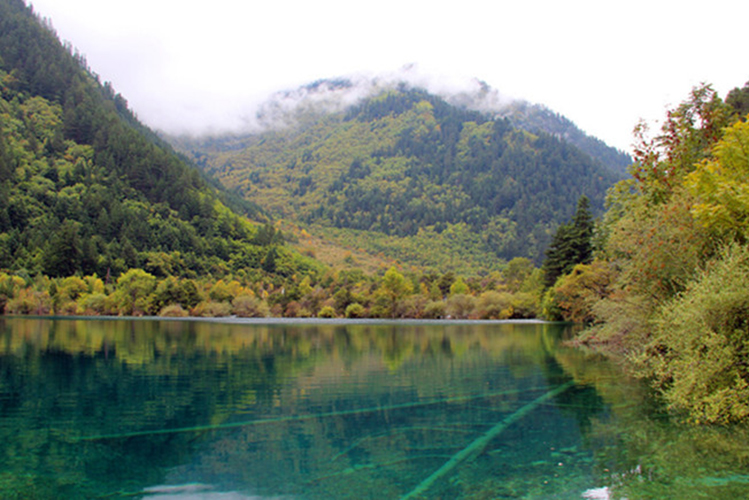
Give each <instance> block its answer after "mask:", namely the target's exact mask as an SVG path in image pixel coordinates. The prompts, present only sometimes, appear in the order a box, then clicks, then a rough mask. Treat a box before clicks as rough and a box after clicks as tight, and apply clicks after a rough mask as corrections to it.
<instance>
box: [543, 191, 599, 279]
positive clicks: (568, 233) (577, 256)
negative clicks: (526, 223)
mask: <svg viewBox="0 0 749 500" xmlns="http://www.w3.org/2000/svg"><path fill="white" fill-rule="evenodd" d="M593 227H594V222H593V215H592V214H591V212H590V200H588V198H587V197H586V196H584V195H583V196H581V197H580V199H579V200H578V202H577V209H576V210H575V215H574V216H573V218H572V220H571V221H570V222H569V223H567V224H564V225H561V226H559V227H558V228H557V230H556V232H555V233H554V237H553V238H552V240H551V244H550V245H549V248H548V249H547V250H546V259H545V260H544V263H543V266H542V269H543V271H544V280H545V284H546V286H547V287H549V286H552V285H553V284H554V283H555V282H556V281H557V279H558V278H559V277H560V276H563V275H565V274H567V273H569V272H570V271H572V269H573V268H574V266H576V265H577V264H588V263H590V261H591V260H592V259H593V244H592V240H593Z"/></svg>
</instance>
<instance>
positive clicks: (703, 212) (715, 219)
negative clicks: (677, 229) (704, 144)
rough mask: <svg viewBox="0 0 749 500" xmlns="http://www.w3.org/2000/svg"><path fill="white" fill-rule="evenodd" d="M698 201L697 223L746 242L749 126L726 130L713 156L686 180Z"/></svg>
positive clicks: (739, 124)
mask: <svg viewBox="0 0 749 500" xmlns="http://www.w3.org/2000/svg"><path fill="white" fill-rule="evenodd" d="M686 185H687V188H688V189H689V190H690V192H691V193H692V194H693V195H694V196H695V197H696V198H697V200H696V202H695V204H694V208H693V212H694V214H695V216H696V218H697V220H698V221H699V222H700V223H701V224H702V225H703V226H705V227H706V228H709V230H710V231H711V232H712V233H714V234H716V235H717V236H719V237H721V238H724V239H727V240H736V241H740V242H742V243H746V242H747V241H748V237H749V123H747V122H742V121H739V122H736V123H735V124H734V125H732V126H730V127H728V128H726V129H725V130H724V132H723V137H722V138H721V140H720V141H719V142H718V143H717V144H716V145H715V146H714V148H713V156H712V158H710V159H709V160H705V161H704V162H703V163H702V164H701V165H700V168H698V169H696V170H695V171H694V172H692V173H691V174H690V175H689V176H688V178H687V180H686Z"/></svg>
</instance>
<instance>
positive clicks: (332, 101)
mask: <svg viewBox="0 0 749 500" xmlns="http://www.w3.org/2000/svg"><path fill="white" fill-rule="evenodd" d="M404 84H405V85H406V86H408V87H411V88H418V89H423V90H426V91H427V92H429V93H431V94H434V95H437V96H439V97H441V98H443V99H445V100H446V101H447V102H449V103H450V104H453V105H456V106H460V107H464V108H468V109H472V110H475V111H482V112H486V113H492V114H499V115H501V114H502V113H503V112H504V111H506V110H507V109H508V106H509V105H511V104H512V103H515V102H519V101H520V100H519V99H517V98H513V97H510V96H508V95H504V94H502V93H501V92H500V91H499V90H497V89H494V88H492V87H490V86H489V85H488V84H487V83H485V82H483V81H481V80H479V79H477V78H468V77H465V78H464V77H455V76H449V77H448V76H444V75H436V74H430V73H428V72H426V71H423V70H422V69H421V68H420V67H419V66H418V65H417V64H408V65H406V66H403V67H401V68H399V69H397V70H393V71H388V72H380V73H363V72H359V73H353V74H349V75H342V76H337V77H332V78H324V79H320V80H316V81H312V82H308V83H305V84H301V85H298V86H297V87H294V88H289V89H285V90H278V91H276V92H271V93H266V94H257V95H245V96H243V95H235V96H231V95H227V94H223V95H215V94H213V95H208V94H206V95H203V96H202V98H201V97H200V96H199V97H198V98H196V96H195V95H194V94H191V95H190V96H184V98H180V96H179V94H177V93H172V94H171V95H172V98H171V100H168V101H163V100H160V102H152V103H143V104H144V105H143V109H144V110H146V112H145V113H142V114H141V115H140V118H141V119H142V120H143V121H144V122H145V123H146V124H147V125H149V126H151V127H153V128H155V129H157V130H159V131H160V132H163V133H166V134H169V135H175V136H179V135H188V136H193V137H199V136H213V135H222V134H241V133H259V132H262V131H265V130H269V129H278V128H284V127H290V126H294V125H295V124H296V122H297V120H298V119H300V117H302V116H306V115H309V114H310V113H337V112H341V111H344V110H346V109H347V108H349V107H351V106H353V105H356V104H357V103H359V102H361V101H362V100H364V99H366V98H369V97H372V96H374V95H377V94H379V93H382V92H384V91H386V90H389V89H394V88H396V87H398V86H400V85H404ZM200 103H205V104H200Z"/></svg>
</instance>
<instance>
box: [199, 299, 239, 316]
mask: <svg viewBox="0 0 749 500" xmlns="http://www.w3.org/2000/svg"><path fill="white" fill-rule="evenodd" d="M190 314H192V315H193V316H200V317H203V318H220V317H223V316H230V315H231V304H229V303H228V302H214V301H212V300H208V301H203V302H201V303H200V304H198V305H197V306H195V307H193V309H192V311H191V312H190Z"/></svg>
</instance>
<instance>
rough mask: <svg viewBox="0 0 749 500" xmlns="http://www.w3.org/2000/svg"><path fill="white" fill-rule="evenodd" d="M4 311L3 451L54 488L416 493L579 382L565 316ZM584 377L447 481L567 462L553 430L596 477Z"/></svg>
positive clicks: (570, 457) (86, 491)
mask: <svg viewBox="0 0 749 500" xmlns="http://www.w3.org/2000/svg"><path fill="white" fill-rule="evenodd" d="M1 321H2V323H0V331H2V332H3V334H2V337H0V366H2V367H3V370H2V371H0V404H2V406H0V408H1V409H2V412H1V413H0V439H2V444H0V462H1V463H3V464H5V465H4V467H5V469H3V470H5V471H7V474H9V475H10V476H12V477H13V478H16V479H17V478H18V477H21V474H20V472H19V471H23V474H26V476H23V477H29V478H31V479H30V483H33V484H34V486H33V487H34V488H37V490H39V491H43V492H44V494H42V495H41V496H42V497H44V496H47V497H50V496H54V494H59V492H65V493H66V497H70V498H74V497H76V496H88V497H92V496H99V495H103V494H104V495H106V494H111V493H112V492H113V491H118V490H119V491H123V492H137V491H139V490H141V489H142V488H144V487H146V486H152V485H165V484H166V485H169V484H176V485H179V484H185V483H191V482H199V483H201V484H204V485H212V487H213V488H215V491H237V492H241V493H242V494H245V495H248V496H251V495H261V496H262V495H268V496H271V495H281V494H288V495H297V494H299V493H300V492H304V497H305V498H347V497H350V498H361V494H362V491H365V492H375V491H376V492H377V493H378V494H379V495H380V496H382V497H386V498H394V497H399V496H402V495H403V494H405V493H406V492H408V491H410V490H412V489H413V488H414V486H415V485H416V484H419V482H420V481H422V480H424V478H425V477H426V475H428V474H426V473H425V472H426V471H433V470H436V469H437V468H439V467H440V465H441V464H444V463H445V462H446V461H447V460H449V459H450V457H451V456H454V455H455V454H457V453H458V452H459V451H460V450H462V449H465V448H466V447H467V446H469V445H470V443H472V442H475V441H476V440H477V439H479V438H480V437H481V436H483V435H484V434H485V433H486V432H487V430H488V429H490V428H494V427H496V426H497V424H498V423H501V422H502V421H503V419H506V418H509V417H511V416H512V415H513V414H514V413H515V412H517V411H518V409H519V408H521V407H524V406H525V405H527V404H528V403H529V402H532V401H534V400H537V399H538V398H539V397H540V396H542V395H543V394H545V393H547V391H548V390H549V389H550V388H553V387H558V386H559V385H560V384H561V383H562V382H563V380H565V379H566V380H569V376H568V375H566V374H565V373H564V372H563V371H562V369H561V367H560V365H559V364H557V363H556V362H555V361H554V359H553V356H554V354H555V352H556V350H557V342H558V339H559V334H560V330H559V327H557V326H553V325H542V324H504V325H496V324H494V325H482V324H446V323H439V324H417V325H411V326H407V327H404V326H403V325H395V324H356V325H335V324H319V325H290V324H272V325H267V324H266V325H250V324H224V323H210V322H156V321H130V320H121V321H120V320H117V321H112V320H109V321H79V320H67V321H58V320H28V319H12V318H9V319H3V320H1ZM550 362H551V364H549V363H550ZM571 391H572V392H570V393H569V394H567V392H568V391H565V393H563V394H562V395H560V396H558V397H557V398H556V399H555V400H553V401H552V400H549V401H544V402H543V403H539V404H538V406H537V407H535V406H534V408H533V411H532V412H530V413H528V414H527V415H525V414H524V415H523V416H522V418H520V419H518V420H517V421H516V422H513V424H512V425H511V426H509V427H508V428H506V429H504V428H502V435H501V439H496V440H492V441H491V442H489V443H487V446H486V447H485V448H484V445H483V444H482V447H481V451H482V452H483V453H481V454H480V455H479V456H477V457H470V459H468V460H466V461H465V463H461V467H459V468H456V469H455V471H451V473H450V476H451V477H450V478H449V479H448V478H446V479H445V480H444V481H442V480H441V481H438V482H436V484H434V485H433V486H432V487H433V488H435V490H434V493H435V494H437V493H439V494H444V495H446V496H450V497H460V496H466V497H469V498H470V497H471V496H472V495H473V494H474V493H471V492H472V491H473V490H474V489H475V490H477V491H478V490H482V491H483V490H486V491H487V492H489V491H493V492H494V494H496V491H497V490H496V488H497V486H496V484H495V483H494V481H495V479H493V478H495V477H501V479H502V481H503V484H504V483H505V482H507V481H509V482H512V481H520V479H519V478H520V477H525V476H522V475H519V474H520V472H523V471H525V472H527V471H526V469H527V468H528V467H530V466H529V465H528V464H532V463H537V464H542V465H535V466H533V467H534V468H535V469H534V470H536V471H537V472H538V473H541V472H544V473H545V474H549V475H550V477H552V476H553V473H554V472H556V470H555V467H557V466H556V463H553V462H552V461H550V459H549V449H548V448H549V446H550V444H549V443H552V444H551V446H554V447H555V448H558V449H564V450H573V449H575V450H576V451H574V452H572V451H569V452H565V453H567V455H565V456H564V460H565V461H566V462H568V463H569V464H576V465H577V466H579V467H577V468H576V469H574V470H578V471H582V474H583V475H582V476H580V475H579V474H580V473H581V472H575V476H574V477H569V478H566V479H565V482H564V484H561V483H557V484H555V485H550V486H548V487H549V488H552V487H556V488H559V489H561V490H562V491H563V489H564V488H572V487H573V485H574V487H575V488H580V487H589V486H590V484H589V482H590V479H589V474H590V465H589V463H588V462H589V459H590V457H589V454H588V453H587V452H586V451H585V449H584V448H581V447H580V445H579V444H576V443H579V439H580V432H579V421H580V418H579V415H583V416H585V418H588V416H587V414H586V413H585V410H579V409H578V410H576V409H575V408H576V405H579V404H582V403H584V402H587V400H588V399H590V398H588V396H586V394H588V392H590V391H591V389H589V388H588V389H585V388H584V389H582V390H581V392H576V391H575V389H571ZM581 394H582V395H583V396H585V397H582V396H581ZM560 407H561V408H560ZM581 412H582V413H581ZM39 457H42V460H41V461H40V460H39ZM71 457H76V458H75V459H72V458H71ZM53 464H54V465H53ZM490 470H491V471H494V472H491V473H489V472H488V471H490ZM497 471H500V472H497ZM525 472H524V473H525ZM0 474H2V471H0ZM487 474H489V476H487ZM497 475H499V476H497ZM516 476H517V477H516ZM2 477H4V476H0V490H2V488H8V487H10V486H6V485H5V483H3V482H2ZM534 478H535V476H534ZM14 480H15V479H14ZM524 481H535V479H528V478H525V479H524ZM508 484H509V483H508ZM518 484H520V483H518ZM539 484H541V483H540V482H539ZM526 486H527V485H526ZM12 487H13V488H17V489H20V490H23V489H24V488H26V490H25V491H27V492H28V491H31V489H29V488H31V486H29V485H24V484H18V483H17V482H15V483H13V486H12ZM523 487H525V486H523ZM544 487H545V486H543V487H542V486H534V488H541V489H539V490H538V491H536V493H538V494H539V495H541V496H543V493H544V490H543V488H544ZM580 491H582V490H580ZM440 492H441V493H440ZM53 493H54V494H53ZM365 496H366V495H365Z"/></svg>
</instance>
